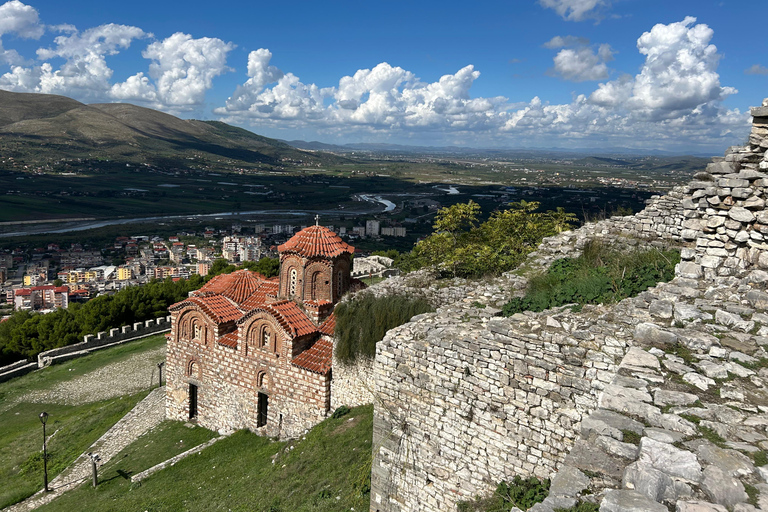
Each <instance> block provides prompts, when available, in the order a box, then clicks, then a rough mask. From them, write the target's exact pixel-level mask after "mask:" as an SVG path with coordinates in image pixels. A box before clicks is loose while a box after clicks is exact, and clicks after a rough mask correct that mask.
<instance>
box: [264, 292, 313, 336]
mask: <svg viewBox="0 0 768 512" xmlns="http://www.w3.org/2000/svg"><path fill="white" fill-rule="evenodd" d="M263 309H266V310H267V311H271V312H272V313H273V315H274V316H275V318H276V319H277V321H278V322H279V323H280V326H281V327H282V328H283V329H285V331H286V332H288V333H289V334H291V336H293V337H296V336H304V335H306V334H312V333H313V332H317V326H315V324H313V323H312V320H310V319H309V317H307V314H306V313H304V312H303V311H302V310H301V309H300V308H299V306H297V305H296V303H295V302H292V301H287V300H286V301H283V302H276V303H274V304H271V305H269V306H267V305H265V306H264V307H263Z"/></svg>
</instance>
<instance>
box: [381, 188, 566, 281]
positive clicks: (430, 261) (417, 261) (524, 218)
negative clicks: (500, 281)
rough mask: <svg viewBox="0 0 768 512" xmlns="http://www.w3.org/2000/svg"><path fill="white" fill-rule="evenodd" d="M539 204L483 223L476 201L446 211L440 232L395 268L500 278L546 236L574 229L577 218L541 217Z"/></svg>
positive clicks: (514, 207)
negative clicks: (489, 275) (435, 269)
mask: <svg viewBox="0 0 768 512" xmlns="http://www.w3.org/2000/svg"><path fill="white" fill-rule="evenodd" d="M538 207H539V203H536V202H526V201H520V202H519V203H511V204H510V208H509V209H507V210H501V211H496V212H493V213H492V214H491V216H490V218H489V219H488V220H487V221H485V222H483V223H480V222H479V218H480V213H481V212H480V206H479V205H478V204H477V203H475V202H474V201H470V202H469V203H466V204H463V203H459V204H455V205H453V206H449V207H446V208H441V209H440V210H438V212H437V216H436V217H435V224H434V226H433V228H434V232H433V233H432V234H431V235H429V236H428V237H426V238H425V239H424V240H421V241H420V242H418V243H417V244H416V245H415V246H414V248H413V250H412V251H411V252H410V253H406V254H401V255H400V257H399V258H397V260H396V261H395V265H397V266H398V267H399V268H401V269H402V270H404V271H411V270H417V269H420V268H423V267H432V266H433V267H436V268H437V270H439V271H440V273H441V274H442V275H444V276H446V277H477V276H483V275H488V274H499V273H501V272H505V271H507V270H510V269H513V268H515V267H516V266H518V265H519V264H520V263H521V262H522V261H523V260H524V259H525V257H526V255H528V253H530V252H531V251H533V250H534V249H536V247H538V245H539V244H540V243H541V240H542V239H543V238H544V237H545V236H550V235H554V234H556V233H560V232H561V231H564V230H567V229H570V228H571V227H572V225H573V223H574V222H575V220H576V216H575V215H573V214H570V213H567V212H565V211H564V210H563V209H562V208H558V209H557V210H554V211H548V212H537V211H536V210H537V209H538Z"/></svg>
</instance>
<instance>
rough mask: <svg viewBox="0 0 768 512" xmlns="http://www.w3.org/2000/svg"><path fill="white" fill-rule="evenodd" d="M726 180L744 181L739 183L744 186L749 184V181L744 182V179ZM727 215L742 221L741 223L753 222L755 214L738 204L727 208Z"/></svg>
mask: <svg viewBox="0 0 768 512" xmlns="http://www.w3.org/2000/svg"><path fill="white" fill-rule="evenodd" d="M727 181H729V182H736V181H738V182H742V181H744V182H745V183H740V185H744V186H748V185H749V183H748V182H746V180H727ZM728 217H730V218H731V219H733V220H735V221H736V222H742V223H746V222H753V221H754V220H755V215H754V214H753V213H752V212H751V211H749V210H747V209H746V208H742V207H740V206H734V207H733V208H731V209H730V210H728Z"/></svg>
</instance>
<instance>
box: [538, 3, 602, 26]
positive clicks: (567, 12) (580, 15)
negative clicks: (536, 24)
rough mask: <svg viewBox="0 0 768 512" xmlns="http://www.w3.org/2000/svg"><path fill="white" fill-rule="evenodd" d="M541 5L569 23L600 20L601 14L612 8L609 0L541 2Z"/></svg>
mask: <svg viewBox="0 0 768 512" xmlns="http://www.w3.org/2000/svg"><path fill="white" fill-rule="evenodd" d="M539 3H540V4H541V6H542V7H545V8H547V9H552V10H554V11H555V12H556V13H557V14H559V15H560V16H561V17H562V18H563V19H564V20H567V21H583V20H585V19H589V18H593V19H600V18H601V12H602V11H603V10H604V9H606V8H608V7H609V6H610V2H609V1H608V0H539Z"/></svg>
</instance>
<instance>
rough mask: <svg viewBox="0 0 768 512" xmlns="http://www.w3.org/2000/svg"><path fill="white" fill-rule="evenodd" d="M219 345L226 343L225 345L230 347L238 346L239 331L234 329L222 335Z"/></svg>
mask: <svg viewBox="0 0 768 512" xmlns="http://www.w3.org/2000/svg"><path fill="white" fill-rule="evenodd" d="M219 345H224V346H225V347H230V348H237V331H233V332H230V333H228V334H225V335H224V336H222V337H221V339H220V340H219Z"/></svg>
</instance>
